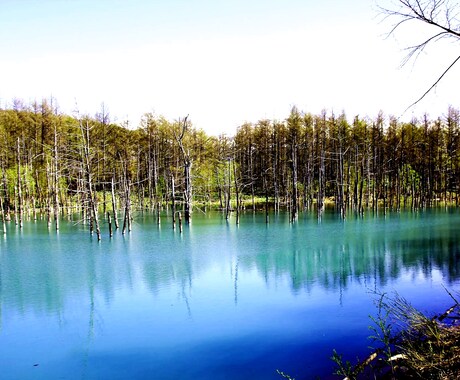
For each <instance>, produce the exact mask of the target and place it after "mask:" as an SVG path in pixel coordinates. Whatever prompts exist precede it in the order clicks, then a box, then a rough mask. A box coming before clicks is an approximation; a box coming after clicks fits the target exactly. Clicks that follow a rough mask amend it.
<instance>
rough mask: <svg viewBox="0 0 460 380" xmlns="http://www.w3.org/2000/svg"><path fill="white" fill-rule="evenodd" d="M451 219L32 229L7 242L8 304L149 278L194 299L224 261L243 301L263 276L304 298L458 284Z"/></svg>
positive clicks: (154, 288) (22, 309)
mask: <svg viewBox="0 0 460 380" xmlns="http://www.w3.org/2000/svg"><path fill="white" fill-rule="evenodd" d="M446 217H448V215H447V214H446V216H443V218H446ZM455 217H456V218H457V219H458V216H455ZM457 219H455V220H457ZM430 220H431V222H429V221H430ZM443 220H444V222H442V223H440V222H438V219H436V218H435V219H424V218H422V219H421V220H418V219H417V218H415V217H412V219H410V220H409V221H407V220H402V217H397V218H395V219H394V220H389V221H388V220H381V219H371V220H370V221H352V222H350V223H349V222H342V221H337V220H332V221H330V222H327V223H323V224H321V225H318V224H315V223H309V222H308V221H305V222H302V221H300V222H299V224H297V225H290V224H283V223H278V224H276V223H275V224H272V225H269V226H266V225H265V224H263V223H257V222H254V221H253V220H250V219H248V220H246V221H245V220H244V219H243V221H242V224H243V225H242V226H240V228H237V227H235V226H231V227H230V226H228V225H226V224H225V223H224V222H222V221H221V222H219V223H217V224H216V225H215V226H214V227H213V228H212V229H211V231H208V230H207V228H208V227H207V225H200V222H197V224H198V225H197V226H194V227H193V228H186V230H185V231H184V234H183V235H181V236H179V234H177V233H170V231H159V230H156V231H155V230H154V231H152V230H150V231H149V232H148V233H147V232H145V233H144V232H142V231H140V232H139V234H138V235H134V234H133V235H132V236H127V237H125V238H122V237H121V236H119V237H117V238H116V239H114V240H113V241H111V242H110V243H105V244H99V245H98V244H95V243H94V242H90V241H87V239H81V236H80V237H79V236H78V235H77V236H74V237H71V236H70V235H69V236H67V235H66V232H65V227H63V229H64V232H62V233H61V235H59V236H56V235H55V234H50V233H48V232H43V231H42V230H36V231H32V232H30V233H28V232H27V231H24V233H23V235H22V236H21V237H20V239H19V238H17V239H15V237H14V234H9V236H8V240H7V241H3V242H2V245H1V254H0V262H1V272H0V274H1V276H0V280H1V281H0V304H1V305H2V310H5V309H8V310H14V311H15V312H17V313H19V314H22V313H27V312H29V311H31V310H33V311H34V312H37V313H56V312H60V311H62V310H64V309H65V308H66V304H67V303H73V302H80V301H79V300H80V299H81V298H82V296H83V297H84V298H85V297H86V296H85V295H87V297H89V299H92V297H94V295H95V294H98V295H99V296H100V297H101V298H102V299H103V300H104V302H105V303H106V304H110V303H111V302H112V300H113V298H114V297H115V296H116V293H117V291H119V290H120V289H127V290H128V291H129V290H132V289H134V288H136V287H137V286H139V284H140V283H141V284H143V285H144V286H145V288H146V289H148V292H150V294H152V295H154V296H156V295H159V294H161V292H163V291H165V290H166V289H170V288H172V287H175V288H176V289H178V290H177V291H178V293H181V294H182V296H183V297H186V295H187V290H190V289H192V288H193V283H194V281H196V280H197V279H199V278H200V276H202V275H205V274H206V273H207V272H208V271H209V270H210V268H212V267H213V266H216V265H217V266H219V267H223V268H225V271H226V273H229V276H231V277H232V280H231V281H230V282H229V283H228V284H229V285H228V286H232V287H234V288H235V294H234V297H235V300H236V298H237V294H236V291H237V290H236V289H237V288H238V281H239V279H241V278H244V277H245V276H253V275H254V273H256V274H257V276H258V277H260V278H262V281H265V283H267V284H268V285H270V284H271V283H276V282H277V281H279V280H283V281H285V280H287V281H288V282H289V283H290V288H291V291H292V292H293V293H294V294H296V293H298V292H301V291H307V292H308V291H311V290H312V289H314V288H315V287H321V288H323V289H325V290H328V291H329V290H330V291H337V290H339V289H340V290H343V289H346V288H347V287H348V286H349V285H350V284H352V283H358V284H363V286H369V284H372V286H376V287H379V288H381V287H385V286H386V285H387V284H388V283H390V282H391V281H393V280H397V279H400V278H401V277H402V276H409V277H410V276H417V275H423V276H424V278H426V279H430V278H431V277H432V275H433V271H434V270H437V271H439V273H441V275H442V277H443V281H444V283H445V284H446V285H447V286H448V285H449V284H450V283H452V282H454V281H456V280H458V279H459V277H460V248H459V247H460V238H459V236H458V234H457V233H456V232H457V231H456V230H455V228H454V227H452V228H450V227H448V228H446V226H449V225H451V226H452V224H449V223H448V222H447V223H446V222H445V221H446V220H445V219H443ZM439 224H441V226H439ZM453 224H454V225H455V224H456V223H453ZM457 225H458V223H457ZM146 230H147V229H146ZM215 281H217V282H218V281H219V279H218V278H217V279H215ZM226 286H227V285H226ZM216 291H217V290H216ZM209 292H213V289H209ZM232 294H233V293H232ZM187 302H188V301H187Z"/></svg>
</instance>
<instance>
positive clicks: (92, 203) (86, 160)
mask: <svg viewBox="0 0 460 380" xmlns="http://www.w3.org/2000/svg"><path fill="white" fill-rule="evenodd" d="M80 131H81V134H82V142H83V168H84V171H85V177H86V178H85V179H86V191H87V195H88V202H89V205H88V206H89V211H90V219H91V222H92V225H93V228H95V229H96V235H97V240H101V229H100V226H99V217H98V210H97V198H96V194H95V192H94V189H93V173H92V163H91V147H90V139H89V131H90V125H89V122H88V121H85V122H83V121H82V120H80Z"/></svg>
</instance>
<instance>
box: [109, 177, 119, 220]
mask: <svg viewBox="0 0 460 380" xmlns="http://www.w3.org/2000/svg"><path fill="white" fill-rule="evenodd" d="M111 193H112V213H113V222H114V223H115V228H116V229H118V228H119V225H118V212H117V202H116V198H115V178H114V177H113V176H112V180H111Z"/></svg>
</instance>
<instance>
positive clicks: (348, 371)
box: [332, 293, 460, 380]
mask: <svg viewBox="0 0 460 380" xmlns="http://www.w3.org/2000/svg"><path fill="white" fill-rule="evenodd" d="M449 295H450V296H451V297H452V299H453V300H454V302H455V304H454V306H452V307H451V308H450V309H449V310H447V311H446V312H445V313H443V314H442V315H440V316H434V317H428V316H427V315H425V314H424V313H422V312H421V311H419V310H417V309H416V308H414V307H413V306H412V305H411V304H410V303H409V302H408V301H407V300H406V299H405V298H403V297H401V296H400V295H398V294H397V293H395V294H393V295H391V296H389V295H388V294H386V293H383V294H378V300H377V308H378V313H377V316H376V317H371V319H372V321H373V322H374V325H373V326H371V329H372V330H373V335H372V336H371V339H373V341H374V342H377V343H378V344H379V347H378V348H377V349H374V351H373V353H372V355H371V356H370V357H369V358H368V359H367V360H365V361H363V362H361V363H358V364H357V365H356V366H351V364H350V363H349V362H346V363H344V362H343V360H342V356H341V355H339V354H337V353H336V352H335V351H334V353H333V357H332V359H333V361H334V362H335V363H336V365H337V370H336V372H335V373H336V374H338V375H342V376H346V377H347V378H348V379H350V380H351V379H359V378H360V377H359V376H360V373H363V372H366V371H367V373H369V372H370V373H371V375H369V376H371V377H372V378H375V379H433V380H435V379H436V380H452V379H460V347H459V345H458V342H459V341H460V326H458V325H457V324H455V323H446V322H445V320H446V319H447V317H448V316H450V315H452V314H454V313H455V314H456V316H454V319H453V320H454V321H458V319H460V316H458V314H459V313H460V304H459V303H458V301H457V300H456V299H455V298H454V297H453V296H452V294H451V293H449ZM377 358H378V359H379V360H378V362H377V363H374V362H375V360H376V359H377Z"/></svg>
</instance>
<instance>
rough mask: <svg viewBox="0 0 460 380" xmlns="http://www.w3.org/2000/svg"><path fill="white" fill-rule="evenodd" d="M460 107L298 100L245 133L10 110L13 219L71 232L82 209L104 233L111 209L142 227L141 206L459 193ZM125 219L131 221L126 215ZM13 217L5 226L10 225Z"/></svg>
mask: <svg viewBox="0 0 460 380" xmlns="http://www.w3.org/2000/svg"><path fill="white" fill-rule="evenodd" d="M459 124H460V112H459V111H458V110H456V109H455V108H452V107H450V108H449V109H448V110H447V113H446V115H444V116H442V117H438V118H436V119H430V118H429V117H428V115H424V116H423V117H422V118H420V119H416V118H414V119H413V120H411V121H410V122H400V121H398V119H397V118H395V117H388V118H385V117H384V116H383V114H382V113H380V114H379V115H377V117H376V118H375V119H370V118H360V117H359V116H356V117H355V118H354V119H353V121H352V122H349V121H348V120H347V118H346V116H345V114H344V113H341V114H339V115H335V114H334V113H327V112H326V111H323V112H321V114H319V115H313V114H311V113H306V112H301V111H299V110H298V109H297V108H295V107H294V108H292V110H291V112H290V114H289V115H287V118H286V119H285V120H280V121H278V120H260V121H258V122H256V123H245V124H243V125H241V126H240V127H239V128H238V129H237V132H236V134H235V136H226V135H220V136H209V135H207V134H206V133H205V132H204V131H202V130H200V129H197V128H195V127H194V126H193V125H192V123H191V121H190V119H189V118H188V117H184V118H180V119H178V120H174V121H169V120H167V119H165V118H164V117H162V116H157V115H155V114H152V113H146V114H145V115H144V116H143V117H142V120H141V122H140V125H139V126H138V127H137V128H135V129H131V128H128V126H127V125H123V124H121V125H120V124H117V123H113V122H111V121H110V117H109V113H108V111H107V109H106V107H105V106H104V105H102V106H101V109H100V110H99V112H98V113H96V114H95V115H94V116H90V115H80V114H79V113H78V112H75V113H74V114H73V115H66V114H62V113H60V112H58V108H57V106H56V104H55V101H53V99H51V100H43V101H41V102H34V103H32V104H28V105H26V104H24V103H23V102H21V101H14V102H13V105H12V107H10V108H7V109H1V110H0V170H1V181H0V209H1V213H2V220H3V221H4V222H5V221H8V220H11V219H12V218H14V220H15V221H16V223H17V224H19V225H22V221H23V218H24V217H34V218H36V217H37V215H41V216H45V217H46V218H47V220H48V223H49V224H50V225H51V224H52V223H54V224H55V227H56V229H59V218H60V215H62V214H64V213H68V214H70V213H74V212H77V211H78V212H80V213H81V214H82V219H83V220H88V221H89V223H90V226H91V230H92V231H94V232H96V234H97V235H98V237H99V238H100V227H99V218H100V217H101V216H103V217H104V218H106V219H107V218H108V219H109V220H110V221H111V220H113V222H114V224H115V226H116V227H118V226H119V224H118V223H119V219H120V227H121V224H122V226H123V227H122V228H123V231H125V230H129V229H130V228H131V220H132V218H133V217H132V212H133V210H156V211H160V210H161V209H162V208H164V207H168V208H170V209H172V211H173V213H172V215H173V218H175V216H176V214H178V213H179V212H183V215H184V218H185V220H186V221H188V220H189V219H190V216H191V212H192V208H193V207H207V206H215V207H218V208H220V209H222V210H223V211H224V212H225V215H226V216H227V217H229V215H230V212H232V211H233V212H235V214H236V220H237V222H238V220H239V212H240V210H242V209H243V208H252V209H254V210H256V209H259V208H262V209H265V210H266V215H267V220H268V215H269V213H268V211H269V210H275V211H279V210H280V209H287V210H288V211H289V213H290V217H291V219H292V220H295V219H296V218H297V217H298V213H299V212H300V211H301V210H304V209H315V210H316V211H317V213H318V216H319V217H320V216H321V214H322V212H323V210H324V207H325V204H326V203H327V202H331V204H333V205H334V207H335V208H336V209H337V211H338V212H339V213H340V215H342V216H343V217H345V215H346V213H347V212H348V211H349V210H354V211H355V212H357V213H363V212H364V210H366V209H373V210H378V209H381V210H388V209H391V210H400V209H401V208H409V207H410V208H412V209H416V208H423V207H430V206H433V205H436V204H440V203H443V204H447V203H453V204H455V205H458V202H459V192H460V191H459V190H460V189H459V178H460V157H459V145H460V133H459V132H460V130H459ZM121 222H122V223H121ZM3 225H5V223H3Z"/></svg>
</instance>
